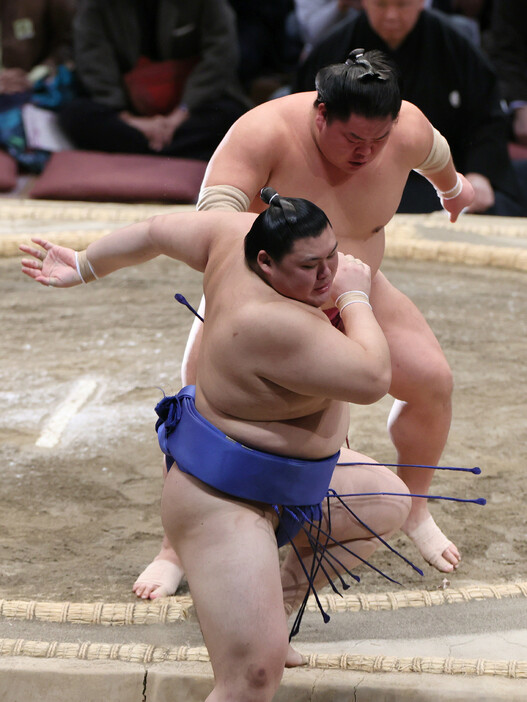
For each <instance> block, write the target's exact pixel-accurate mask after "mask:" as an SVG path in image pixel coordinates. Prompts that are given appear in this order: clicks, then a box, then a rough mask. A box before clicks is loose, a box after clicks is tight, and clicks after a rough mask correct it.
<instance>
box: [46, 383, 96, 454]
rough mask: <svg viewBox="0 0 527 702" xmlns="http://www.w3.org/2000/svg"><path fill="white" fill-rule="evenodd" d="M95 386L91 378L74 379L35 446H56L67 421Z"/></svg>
mask: <svg viewBox="0 0 527 702" xmlns="http://www.w3.org/2000/svg"><path fill="white" fill-rule="evenodd" d="M96 387H97V383H96V382H95V380H93V378H79V380H77V381H75V383H74V384H73V385H72V387H71V389H70V391H69V393H68V395H67V397H66V398H65V399H64V400H63V401H62V402H61V403H60V405H59V406H58V407H57V409H56V410H55V412H54V413H53V414H52V415H51V417H50V418H49V419H48V421H47V423H46V426H45V427H44V429H43V430H42V432H41V434H40V436H39V437H38V439H37V440H36V442H35V446H39V447H44V448H53V446H56V445H57V444H58V442H59V441H60V437H61V436H62V433H63V431H64V429H65V428H66V427H67V425H68V422H70V421H71V419H72V418H73V417H74V416H75V415H76V414H77V412H78V411H79V409H80V408H81V407H82V405H83V404H84V403H85V402H86V400H87V399H88V398H89V396H90V395H91V394H92V392H93V391H94V390H95V388H96Z"/></svg>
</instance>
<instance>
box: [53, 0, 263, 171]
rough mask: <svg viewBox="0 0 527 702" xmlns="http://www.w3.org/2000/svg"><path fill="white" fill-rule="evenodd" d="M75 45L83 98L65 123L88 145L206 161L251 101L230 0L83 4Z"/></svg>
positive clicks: (63, 117)
mask: <svg viewBox="0 0 527 702" xmlns="http://www.w3.org/2000/svg"><path fill="white" fill-rule="evenodd" d="M74 49H75V62H76V68H77V73H78V77H79V79H80V82H81V85H82V87H83V89H84V91H85V93H86V95H85V96H84V97H82V98H79V99H78V100H74V101H72V102H71V103H70V104H69V105H67V106H66V107H65V109H64V110H63V112H62V114H61V123H62V126H63V128H64V130H65V132H66V133H67V134H68V136H69V137H70V138H71V140H72V141H73V142H74V143H75V145H76V146H77V147H79V148H81V149H87V150H98V151H108V152H119V153H138V154H141V153H142V154H161V155H168V156H180V157H184V158H197V159H202V160H208V158H209V157H210V156H211V154H212V153H213V151H214V149H215V148H216V146H217V145H218V143H219V142H220V141H221V139H222V138H223V136H224V134H225V133H226V131H227V130H228V128H229V127H230V125H231V124H232V123H233V122H234V121H235V120H236V119H237V118H238V117H239V116H240V115H241V114H243V112H245V110H246V109H247V107H248V106H249V105H248V101H247V99H246V97H245V96H244V94H243V91H242V90H241V87H240V86H239V85H238V81H237V69H238V53H237V44H236V25H235V17H234V13H233V11H232V9H231V7H230V6H229V5H228V3H227V1H226V0H196V2H192V3H188V2H183V1H182V0H153V1H147V0H113V1H112V2H106V1H105V0H84V2H82V4H81V5H80V6H79V9H78V12H77V14H76V17H75V21H74Z"/></svg>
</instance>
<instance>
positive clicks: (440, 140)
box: [414, 127, 450, 176]
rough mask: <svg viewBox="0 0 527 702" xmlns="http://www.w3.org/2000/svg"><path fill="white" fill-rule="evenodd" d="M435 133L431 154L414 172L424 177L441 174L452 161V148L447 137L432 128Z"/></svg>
mask: <svg viewBox="0 0 527 702" xmlns="http://www.w3.org/2000/svg"><path fill="white" fill-rule="evenodd" d="M432 130H433V133H434V139H433V141H432V148H431V149H430V153H429V154H428V156H427V157H426V158H425V160H424V161H423V163H421V164H420V165H419V166H417V168H414V171H417V173H420V174H421V175H423V176H428V175H432V174H433V173H439V171H442V170H443V168H444V167H445V166H446V165H447V164H448V162H449V160H450V146H449V145H448V142H447V140H446V139H445V137H444V136H443V135H442V134H441V133H440V132H438V131H437V129H436V128H435V127H432Z"/></svg>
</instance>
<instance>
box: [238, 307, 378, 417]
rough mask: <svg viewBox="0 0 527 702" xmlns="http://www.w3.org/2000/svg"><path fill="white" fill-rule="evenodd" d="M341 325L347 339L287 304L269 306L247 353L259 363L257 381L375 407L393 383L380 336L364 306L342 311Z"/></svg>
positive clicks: (312, 316)
mask: <svg viewBox="0 0 527 702" xmlns="http://www.w3.org/2000/svg"><path fill="white" fill-rule="evenodd" d="M342 321H343V323H344V327H345V334H343V333H342V332H340V331H338V330H337V329H335V328H334V327H332V326H331V324H330V323H329V322H328V320H327V319H325V318H322V317H318V316H315V315H314V314H313V313H312V312H304V313H302V314H300V313H299V311H298V308H296V307H293V306H291V305H288V304H287V303H285V304H284V303H280V302H277V303H270V304H269V306H268V308H267V309H266V310H265V311H263V313H262V311H260V314H259V315H258V325H256V326H255V329H254V334H252V335H250V336H248V338H247V345H248V348H247V349H246V352H247V353H248V354H251V356H250V357H252V358H257V359H258V364H259V365H258V367H257V372H258V374H259V375H260V377H263V378H266V379H267V380H269V381H271V382H272V383H275V384H276V385H278V386H280V387H282V388H285V389H287V390H290V391H291V392H295V393H297V394H299V395H306V396H307V397H324V398H329V399H333V400H341V401H345V402H353V403H356V404H370V403H372V402H376V401H377V400H379V399H380V398H381V397H383V396H384V395H385V394H386V393H387V392H388V390H389V387H390V381H391V363H390V354H389V351H388V344H387V342H386V339H385V337H384V334H383V333H382V331H381V329H380V327H379V325H378V324H377V321H376V319H375V316H374V314H373V312H372V311H371V310H370V309H369V307H368V306H367V305H365V304H352V305H348V306H347V307H345V308H344V310H343V311H342ZM253 326H254V325H253ZM262 349H268V353H265V354H263V353H262Z"/></svg>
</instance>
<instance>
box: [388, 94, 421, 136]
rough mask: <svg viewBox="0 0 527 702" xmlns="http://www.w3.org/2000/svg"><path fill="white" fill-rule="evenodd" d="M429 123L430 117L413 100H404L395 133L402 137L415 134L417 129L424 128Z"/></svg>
mask: <svg viewBox="0 0 527 702" xmlns="http://www.w3.org/2000/svg"><path fill="white" fill-rule="evenodd" d="M427 124H428V119H427V118H426V117H425V115H424V114H423V113H422V112H421V110H420V109H419V108H418V107H417V105H414V104H413V102H408V101H407V100H403V102H402V104H401V110H400V112H399V116H398V118H397V120H396V123H395V130H394V133H397V134H398V135H399V136H400V138H408V137H409V136H411V135H412V134H415V130H416V129H417V130H419V129H423V128H425V126H426V125H427Z"/></svg>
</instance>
